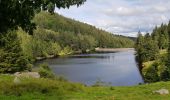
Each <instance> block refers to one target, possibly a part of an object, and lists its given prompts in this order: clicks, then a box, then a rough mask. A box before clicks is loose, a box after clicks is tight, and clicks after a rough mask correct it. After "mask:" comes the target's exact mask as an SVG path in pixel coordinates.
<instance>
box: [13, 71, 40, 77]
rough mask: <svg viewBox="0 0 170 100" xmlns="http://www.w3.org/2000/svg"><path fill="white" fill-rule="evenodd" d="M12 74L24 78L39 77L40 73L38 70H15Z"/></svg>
mask: <svg viewBox="0 0 170 100" xmlns="http://www.w3.org/2000/svg"><path fill="white" fill-rule="evenodd" d="M14 76H16V77H26V78H40V74H39V73H38V72H16V73H15V74H14Z"/></svg>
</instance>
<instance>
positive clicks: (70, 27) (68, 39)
mask: <svg viewBox="0 0 170 100" xmlns="http://www.w3.org/2000/svg"><path fill="white" fill-rule="evenodd" d="M33 21H34V22H35V23H36V25H37V29H36V30H34V32H33V35H28V34H26V33H25V32H24V31H22V30H21V29H20V30H19V31H18V32H17V33H18V36H19V39H20V40H21V47H22V49H23V52H24V54H25V55H26V56H28V57H30V59H32V58H37V59H41V58H50V57H53V56H62V55H68V54H72V53H86V52H91V51H94V50H95V48H97V47H100V48H126V47H133V44H134V41H132V40H131V39H129V38H127V37H124V36H118V35H113V34H111V33H108V32H106V31H103V30H100V29H97V28H95V27H94V26H91V25H88V24H85V23H81V22H79V21H75V20H73V19H69V18H66V17H63V16H61V15H58V14H50V13H47V12H41V13H39V14H37V15H36V16H35V18H34V20H33Z"/></svg>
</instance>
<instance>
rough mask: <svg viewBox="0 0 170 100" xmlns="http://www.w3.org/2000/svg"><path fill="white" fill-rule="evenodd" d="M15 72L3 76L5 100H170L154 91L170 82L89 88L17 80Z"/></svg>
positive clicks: (0, 89) (0, 84)
mask: <svg viewBox="0 0 170 100" xmlns="http://www.w3.org/2000/svg"><path fill="white" fill-rule="evenodd" d="M13 80H14V77H13V76H11V75H0V99H1V100H11V99H12V100H35V99H36V100H47V99H48V100H169V96H170V95H159V94H155V93H153V91H156V90H159V89H162V88H164V89H168V90H170V82H159V83H153V84H146V85H139V86H133V87H110V86H108V87H104V86H100V87H97V86H96V87H86V86H84V85H81V84H76V83H74V84H73V83H69V82H66V81H62V80H61V79H60V80H51V79H43V78H42V79H28V78H20V81H19V83H14V81H13Z"/></svg>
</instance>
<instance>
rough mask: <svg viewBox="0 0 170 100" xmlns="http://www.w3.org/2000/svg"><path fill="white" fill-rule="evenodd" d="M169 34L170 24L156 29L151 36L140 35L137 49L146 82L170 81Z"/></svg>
mask: <svg viewBox="0 0 170 100" xmlns="http://www.w3.org/2000/svg"><path fill="white" fill-rule="evenodd" d="M169 34H170V23H169V24H168V25H166V24H162V25H161V26H160V27H155V28H154V30H153V32H152V33H151V34H149V33H147V34H146V35H144V36H143V35H142V34H141V33H140V32H139V34H138V38H137V41H136V46H135V47H136V51H137V59H138V61H139V63H140V66H141V69H142V73H143V76H144V79H145V81H146V82H157V81H168V80H170V63H169V61H170V59H169V53H170V48H169V46H170V44H169ZM168 48H169V49H168Z"/></svg>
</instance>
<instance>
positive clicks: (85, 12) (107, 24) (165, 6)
mask: <svg viewBox="0 0 170 100" xmlns="http://www.w3.org/2000/svg"><path fill="white" fill-rule="evenodd" d="M169 5H170V0H87V2H86V3H85V4H84V5H83V6H81V7H79V8H77V7H71V8H70V9H69V10H68V9H61V10H58V9H56V12H59V13H60V14H62V15H64V16H66V17H70V18H74V19H76V20H79V21H82V22H86V23H90V24H92V25H95V26H96V27H99V28H102V29H105V30H107V31H109V32H112V33H117V34H121V35H128V36H129V35H131V36H136V34H137V32H138V31H139V30H141V31H142V32H150V31H151V30H152V29H153V28H154V27H155V26H156V25H160V24H161V23H162V22H163V23H167V22H168V20H169V19H170V13H169V12H170V6H169Z"/></svg>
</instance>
